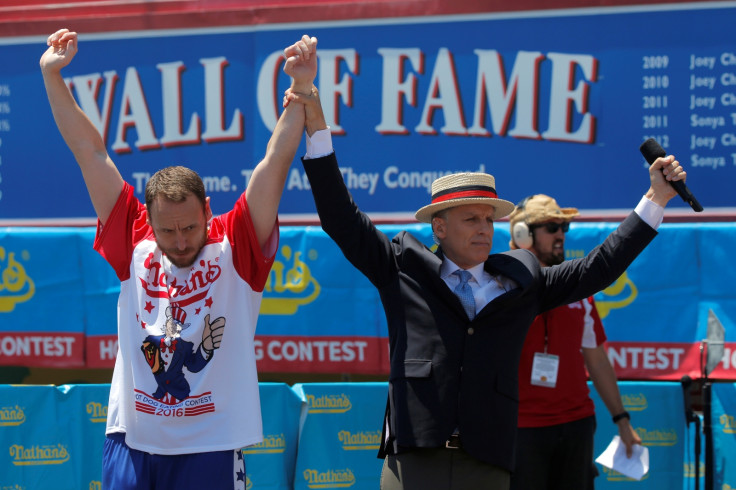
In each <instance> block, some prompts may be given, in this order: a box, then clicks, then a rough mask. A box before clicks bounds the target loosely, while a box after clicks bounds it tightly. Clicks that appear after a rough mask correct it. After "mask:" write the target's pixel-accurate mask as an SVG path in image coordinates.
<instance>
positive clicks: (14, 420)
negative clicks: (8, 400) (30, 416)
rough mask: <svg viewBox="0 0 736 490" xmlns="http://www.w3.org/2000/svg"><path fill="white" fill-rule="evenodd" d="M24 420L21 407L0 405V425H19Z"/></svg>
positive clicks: (24, 414)
mask: <svg viewBox="0 0 736 490" xmlns="http://www.w3.org/2000/svg"><path fill="white" fill-rule="evenodd" d="M25 421H26V413H25V412H24V411H23V407H19V406H18V405H16V406H14V407H0V427H3V426H9V425H20V424H22V423H23V422H25Z"/></svg>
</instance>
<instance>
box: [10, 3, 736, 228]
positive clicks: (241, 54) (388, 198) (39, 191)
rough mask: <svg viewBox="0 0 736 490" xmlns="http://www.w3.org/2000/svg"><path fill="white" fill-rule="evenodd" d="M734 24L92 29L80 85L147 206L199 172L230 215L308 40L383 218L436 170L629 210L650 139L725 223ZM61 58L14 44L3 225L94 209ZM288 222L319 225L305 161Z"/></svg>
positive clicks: (707, 20) (368, 206)
mask: <svg viewBox="0 0 736 490" xmlns="http://www.w3.org/2000/svg"><path fill="white" fill-rule="evenodd" d="M733 16H734V7H733V5H732V4H731V3H682V4H676V5H672V4H671V5H664V6H662V5H658V6H651V5H650V6H635V7H625V6H624V7H617V8H605V9H604V8H599V9H594V8H588V9H579V10H572V9H571V10H546V11H544V10H537V11H527V12H516V13H502V14H498V13H487V14H475V15H472V16H460V15H458V16H440V17H416V18H403V19H383V20H382V19H372V20H360V21H354V22H350V21H347V22H346V21H343V22H332V23H321V24H312V25H309V24H305V25H299V26H298V27H296V26H292V25H273V26H270V27H269V28H268V29H265V28H258V27H249V26H244V27H233V28H228V29H199V30H198V29H187V30H170V31H138V32H126V33H103V34H90V35H85V33H81V37H80V51H79V54H78V55H77V56H76V58H75V59H74V60H73V62H72V64H71V65H70V66H69V67H67V68H66V69H65V70H64V71H63V75H64V76H65V77H66V80H67V83H68V84H69V86H70V88H71V90H72V93H73V94H74V96H75V97H76V98H77V100H78V101H79V103H80V105H81V107H82V108H83V109H84V110H85V112H86V113H87V115H88V116H89V117H90V119H91V120H92V122H93V123H94V124H95V125H96V126H97V128H98V130H99V131H100V133H101V134H102V135H103V138H104V140H105V142H106V145H107V148H108V152H109V153H110V155H111V156H112V158H113V160H115V162H116V163H117V165H118V167H119V169H120V171H121V173H122V175H123V177H124V178H125V179H126V180H127V181H129V182H130V183H131V184H132V185H133V186H134V187H135V189H136V193H137V195H138V196H139V197H140V196H141V195H142V191H143V188H144V185H145V182H146V181H147V179H148V177H150V175H151V174H152V173H153V172H155V171H156V170H158V169H159V168H160V167H162V166H165V165H170V164H183V165H187V166H190V167H192V168H194V169H195V170H197V171H198V172H199V173H200V174H201V175H202V177H203V178H204V180H205V183H206V186H207V190H208V192H209V194H210V195H211V196H212V207H213V210H214V211H215V213H220V212H223V211H225V210H227V209H229V208H230V207H231V206H232V203H233V202H234V200H235V198H236V196H237V195H238V194H239V193H240V192H242V191H243V190H244V189H245V187H246V185H247V182H248V179H249V177H250V173H251V172H252V170H253V168H254V166H255V165H256V164H257V162H258V161H259V160H260V159H261V158H262V156H263V154H264V152H265V148H266V143H267V140H268V138H269V136H270V133H271V131H272V129H273V127H274V125H275V122H276V120H277V117H278V110H279V107H280V101H281V94H282V92H283V90H284V89H285V88H286V87H287V86H288V77H286V75H284V74H283V73H281V71H280V67H281V64H282V61H281V59H280V56H281V52H282V50H283V48H284V47H286V46H288V45H289V44H291V43H293V42H294V41H295V40H296V39H298V38H300V37H301V35H302V34H304V32H306V31H309V33H310V34H312V35H316V36H317V37H318V38H319V40H320V43H319V53H320V55H319V56H320V72H319V75H318V79H317V81H316V84H317V85H318V87H319V89H320V93H321V98H322V101H323V105H324V108H325V114H326V117H327V119H328V122H329V124H330V126H331V128H332V131H333V134H334V142H335V146H336V149H337V152H338V156H339V160H340V164H341V165H342V169H343V175H344V177H345V180H346V182H347V184H348V186H349V187H350V189H351V191H352V192H353V194H354V196H355V198H356V200H357V202H359V203H360V204H361V206H362V208H363V209H364V210H365V211H368V212H370V213H374V214H381V215H390V216H398V217H404V218H408V217H410V216H411V215H412V213H413V212H414V211H415V210H416V209H417V208H418V207H420V206H421V205H423V204H425V203H426V201H427V200H428V190H429V187H430V183H431V181H432V180H433V179H434V178H436V177H437V176H439V175H441V174H443V173H447V172H455V171H459V170H474V171H475V170H480V171H486V172H489V173H492V174H494V175H495V176H496V182H497V186H498V192H499V194H500V195H501V197H504V198H507V199H509V200H511V201H514V202H518V201H519V200H521V199H522V198H523V197H525V196H526V195H528V194H529V193H530V192H543V193H547V194H550V195H553V196H555V197H556V198H557V199H558V201H560V202H563V203H566V202H569V203H575V204H576V206H578V207H579V208H581V209H587V210H598V211H600V210H619V209H630V208H631V207H632V206H633V205H634V204H635V203H636V201H637V199H638V198H639V196H640V195H641V194H642V193H643V192H644V191H645V190H646V187H647V175H646V171H645V168H646V164H645V162H644V160H643V158H642V157H641V155H640V154H639V152H638V146H639V144H640V143H641V142H642V141H643V140H644V139H646V138H649V137H654V138H656V139H657V140H658V141H659V142H660V143H661V144H662V145H663V146H664V147H665V149H667V150H668V151H670V152H672V153H674V154H675V155H676V156H678V158H679V159H680V161H681V162H682V163H683V164H684V166H685V168H686V170H687V171H688V174H689V181H688V184H689V187H690V188H691V189H692V190H693V192H694V194H695V195H696V196H697V197H698V198H699V200H700V201H701V203H702V204H703V205H704V206H705V208H706V211H713V210H718V209H730V210H732V209H733V208H734V207H736V197H734V193H733V192H732V189H731V186H730V183H731V182H733V181H734V178H735V177H736V165H735V163H736V156H734V155H736V153H734V150H733V149H734V147H736V118H735V116H734V114H733V107H734V106H736V50H734V49H733V39H732V36H731V30H732V29H731V28H732V25H731V19H732V18H733ZM654 19H656V25H657V26H667V34H666V35H662V34H661V33H660V34H654V33H653V25H654V24H655V23H653V20H654ZM694 26H701V27H697V28H694ZM702 26H707V27H702ZM655 30H656V29H655ZM437 32H441V33H442V36H437V35H436V33H437ZM622 33H625V35H622ZM674 33H676V34H674ZM357 39H360V43H357V42H356V40H357ZM181 46H187V49H185V50H182V49H181ZM45 49H46V46H45V36H44V37H38V38H37V39H36V38H23V39H15V38H4V39H0V54H2V57H3V59H4V60H5V64H4V69H3V73H2V74H0V157H1V160H0V163H1V166H0V172H1V174H0V175H1V180H0V192H1V194H0V220H11V221H13V220H15V221H20V222H26V223H27V222H33V221H34V220H37V221H40V222H53V221H62V222H63V221H69V220H74V219H80V218H81V219H90V218H91V217H92V216H93V215H94V213H93V210H92V207H91V205H90V202H89V199H88V198H87V196H86V194H87V192H86V190H85V188H84V184H83V182H82V179H81V175H80V173H79V171H78V169H77V168H76V164H75V163H74V161H73V158H72V155H71V152H70V151H69V150H68V149H67V148H66V146H65V144H64V142H63V141H62V138H61V137H60V136H59V134H58V131H57V129H56V127H55V124H54V121H53V118H52V116H51V111H50V109H49V108H48V103H47V100H46V96H45V91H44V88H43V83H42V79H41V74H40V71H39V67H38V60H39V58H40V56H41V54H42V53H43V51H44V50H45ZM39 141H42V142H43V144H39ZM299 154H300V155H301V154H303V147H302V148H301V149H300V150H299ZM51 196H53V200H54V204H53V205H49V204H48V202H49V199H51V198H52V197H51ZM59 196H63V197H62V198H59ZM676 201H677V202H673V205H674V206H675V207H676V208H679V209H681V210H682V211H685V210H686V209H685V208H686V205H685V204H684V203H683V202H681V201H680V200H679V199H678V200H676ZM281 213H282V215H283V216H284V217H290V218H294V219H297V218H299V217H304V216H309V217H312V218H313V217H314V206H313V203H312V199H311V195H310V191H309V187H308V184H307V182H306V179H305V175H304V173H303V171H302V169H301V165H300V164H299V163H298V162H295V163H294V165H293V167H292V169H291V172H290V174H289V177H288V180H287V184H286V190H285V194H284V198H283V201H282V205H281Z"/></svg>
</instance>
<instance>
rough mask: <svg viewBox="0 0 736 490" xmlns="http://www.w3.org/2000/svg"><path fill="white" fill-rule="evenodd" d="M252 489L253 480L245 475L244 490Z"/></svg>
mask: <svg viewBox="0 0 736 490" xmlns="http://www.w3.org/2000/svg"><path fill="white" fill-rule="evenodd" d="M252 488H253V480H251V479H250V477H249V476H248V475H245V490H251V489H252Z"/></svg>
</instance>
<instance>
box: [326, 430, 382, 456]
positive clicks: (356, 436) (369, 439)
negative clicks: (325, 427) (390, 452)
mask: <svg viewBox="0 0 736 490" xmlns="http://www.w3.org/2000/svg"><path fill="white" fill-rule="evenodd" d="M337 438H338V439H340V442H341V443H342V448H343V450H345V451H356V450H357V451H361V450H375V449H378V448H379V447H380V445H381V431H380V430H376V431H359V432H350V431H347V430H341V431H340V432H338V433H337Z"/></svg>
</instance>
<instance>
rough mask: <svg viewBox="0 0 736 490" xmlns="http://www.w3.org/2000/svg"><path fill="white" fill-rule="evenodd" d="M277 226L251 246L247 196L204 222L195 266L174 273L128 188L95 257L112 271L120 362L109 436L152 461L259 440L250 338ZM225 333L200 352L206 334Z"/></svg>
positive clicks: (97, 245) (100, 235) (99, 237)
mask: <svg viewBox="0 0 736 490" xmlns="http://www.w3.org/2000/svg"><path fill="white" fill-rule="evenodd" d="M277 246H278V225H277V226H275V227H274V231H273V232H272V235H271V238H270V239H269V242H268V245H267V246H266V247H265V248H266V253H267V256H266V255H264V252H263V251H262V250H261V248H260V247H259V246H258V240H257V239H256V235H255V231H254V229H253V223H252V222H251V219H250V214H249V212H248V205H247V203H246V200H245V194H242V195H241V196H240V198H239V199H238V201H237V202H236V204H235V207H234V208H233V210H232V211H229V212H227V213H225V214H223V215H221V216H218V217H216V218H214V219H213V220H212V221H211V222H210V228H209V234H208V239H207V242H206V244H205V246H204V248H203V249H202V251H201V252H200V254H199V256H198V258H197V260H196V261H195V263H194V264H193V265H192V266H191V267H189V268H185V269H178V268H177V267H175V266H173V265H172V264H171V263H170V262H169V261H168V259H167V258H166V257H165V256H164V255H163V254H162V252H161V250H160V249H159V248H158V246H157V245H156V241H155V239H154V236H153V231H152V230H151V228H150V226H148V225H147V224H146V208H145V207H144V206H143V205H142V204H141V203H140V202H139V201H138V199H136V198H135V196H134V194H133V188H132V187H131V186H130V185H129V184H127V183H126V184H125V187H124V188H123V191H122V192H121V194H120V197H119V199H118V202H117V204H116V205H115V208H114V209H113V212H112V213H111V214H110V217H109V219H108V220H107V223H105V226H104V227H101V226H98V230H97V236H96V238H95V244H94V247H95V250H97V251H98V252H99V253H100V254H101V255H102V256H103V257H104V258H105V259H106V260H107V261H108V262H109V263H110V265H112V267H113V268H114V269H115V272H116V274H117V276H118V278H119V279H120V281H121V284H120V297H119V299H118V355H117V359H116V361H115V370H114V373H113V379H112V384H111V387H110V400H109V403H108V417H107V430H106V433H113V432H125V434H126V438H125V440H126V443H127V444H128V445H129V446H130V447H132V448H134V449H138V450H141V451H146V452H149V453H153V454H185V453H197V452H207V451H222V450H229V449H238V448H240V447H244V446H249V445H251V444H256V443H259V442H261V441H262V439H263V430H262V426H261V409H260V400H259V396H258V377H257V374H256V358H255V348H254V336H255V330H256V322H257V319H258V311H259V309H260V304H261V297H262V295H263V288H264V286H265V284H266V280H267V279H268V274H269V271H270V270H271V265H272V264H273V259H274V255H275V252H276V248H277ZM206 323H207V324H209V325H210V326H211V327H212V328H217V327H219V326H222V325H224V334H223V337H222V340H221V344H220V347H219V348H218V349H216V350H214V351H213V352H207V351H206V350H205V349H204V348H203V346H202V344H203V335H206V327H205V324H206Z"/></svg>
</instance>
